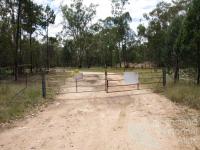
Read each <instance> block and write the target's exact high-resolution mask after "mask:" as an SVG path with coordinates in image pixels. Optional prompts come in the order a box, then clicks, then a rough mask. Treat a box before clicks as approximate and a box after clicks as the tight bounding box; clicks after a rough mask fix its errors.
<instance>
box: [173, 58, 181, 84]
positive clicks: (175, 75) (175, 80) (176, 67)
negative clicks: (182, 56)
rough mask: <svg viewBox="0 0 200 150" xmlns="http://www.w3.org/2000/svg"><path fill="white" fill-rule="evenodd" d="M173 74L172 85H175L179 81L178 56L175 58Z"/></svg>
mask: <svg viewBox="0 0 200 150" xmlns="http://www.w3.org/2000/svg"><path fill="white" fill-rule="evenodd" d="M175 65H176V66H175V72H174V83H176V82H177V81H179V70H180V67H179V58H178V56H176V64H175Z"/></svg>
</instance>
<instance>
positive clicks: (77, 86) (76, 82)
mask: <svg viewBox="0 0 200 150" xmlns="http://www.w3.org/2000/svg"><path fill="white" fill-rule="evenodd" d="M77 92H78V81H77V79H76V93H77Z"/></svg>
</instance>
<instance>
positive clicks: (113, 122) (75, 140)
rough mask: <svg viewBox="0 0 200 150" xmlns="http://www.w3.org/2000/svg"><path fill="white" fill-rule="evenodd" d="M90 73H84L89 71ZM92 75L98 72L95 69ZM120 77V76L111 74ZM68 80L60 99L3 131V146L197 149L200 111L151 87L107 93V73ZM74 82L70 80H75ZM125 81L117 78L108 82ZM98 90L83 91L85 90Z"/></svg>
mask: <svg viewBox="0 0 200 150" xmlns="http://www.w3.org/2000/svg"><path fill="white" fill-rule="evenodd" d="M89 74H91V73H84V75H89ZM93 74H94V73H93ZM109 78H111V79H120V78H122V77H121V76H120V75H118V76H116V75H110V76H109ZM84 79H85V80H84V81H82V82H80V83H78V85H79V86H80V85H82V86H89V87H81V88H78V92H79V93H74V92H75V87H74V86H75V84H74V83H72V82H66V85H64V86H63V87H62V88H61V89H62V91H61V93H60V94H59V95H58V96H57V97H56V101H55V102H54V103H53V104H52V105H50V106H48V107H47V108H45V109H44V110H43V111H41V112H39V113H38V114H37V115H35V116H33V117H29V118H27V119H24V120H23V121H20V122H18V123H16V125H15V127H13V128H11V129H6V130H3V131H1V132H0V149H1V150H29V149H30V150H34V149H37V150H59V149H66V150H193V149H194V150H198V148H200V134H199V133H200V132H199V124H200V122H199V120H198V116H199V114H198V113H197V112H196V111H194V110H192V109H189V108H186V107H183V106H178V105H175V104H174V103H171V102H170V101H169V100H168V99H166V98H165V97H163V96H160V95H158V94H154V93H152V92H151V91H148V90H142V89H141V90H139V91H138V90H133V91H126V92H111V91H115V90H116V91H119V90H121V91H123V90H130V89H136V87H128V88H126V87H117V88H110V89H109V91H110V93H105V92H104V91H102V90H104V86H97V85H103V84H104V80H99V79H103V74H100V73H96V75H95V76H93V77H84ZM71 81H72V79H71ZM116 84H123V83H121V82H120V83H119V82H113V83H110V85H116ZM91 90H92V91H96V92H83V91H91Z"/></svg>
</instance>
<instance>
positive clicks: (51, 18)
mask: <svg viewBox="0 0 200 150" xmlns="http://www.w3.org/2000/svg"><path fill="white" fill-rule="evenodd" d="M55 18H56V15H55V13H54V10H52V9H51V7H50V6H49V5H47V6H46V8H45V9H44V11H43V18H42V21H41V26H42V27H43V28H44V29H45V30H46V68H47V69H49V67H50V63H49V61H50V60H49V25H50V24H54V23H55Z"/></svg>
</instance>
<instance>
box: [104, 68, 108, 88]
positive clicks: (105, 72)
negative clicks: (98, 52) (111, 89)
mask: <svg viewBox="0 0 200 150" xmlns="http://www.w3.org/2000/svg"><path fill="white" fill-rule="evenodd" d="M107 75H108V73H107V70H105V91H107Z"/></svg>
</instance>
